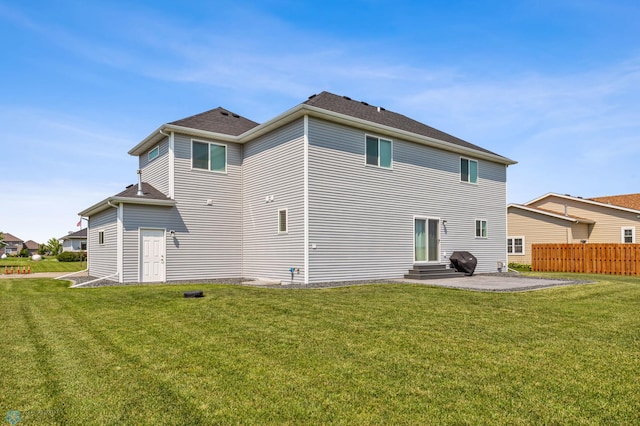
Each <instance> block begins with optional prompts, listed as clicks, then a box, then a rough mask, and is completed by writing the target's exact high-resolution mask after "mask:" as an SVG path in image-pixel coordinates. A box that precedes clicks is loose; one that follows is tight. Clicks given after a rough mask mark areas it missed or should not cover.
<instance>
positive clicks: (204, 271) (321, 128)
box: [80, 92, 515, 283]
mask: <svg viewBox="0 0 640 426" xmlns="http://www.w3.org/2000/svg"><path fill="white" fill-rule="evenodd" d="M129 154H131V155H134V156H137V157H139V168H140V172H139V184H138V185H132V186H130V187H127V188H126V189H125V190H124V191H122V192H121V193H119V194H116V195H114V196H112V197H109V198H107V199H105V200H102V201H100V202H98V203H96V204H94V205H93V206H91V207H89V208H87V209H85V210H84V211H82V212H81V213H80V215H81V216H83V217H86V218H87V219H88V224H89V225H88V238H87V239H88V253H89V265H88V267H89V274H90V275H91V276H95V277H109V278H110V279H113V280H116V281H121V282H162V281H176V280H191V279H193V280H196V279H213V278H239V277H243V278H271V279H276V280H286V281H288V280H290V279H291V274H290V271H291V270H293V272H294V278H293V279H294V281H295V282H298V283H314V282H323V281H334V280H339V281H344V280H353V279H384V278H398V277H402V276H403V275H404V274H405V273H407V272H408V270H409V269H411V268H412V267H413V265H414V264H422V263H424V264H448V263H449V260H448V256H449V255H450V254H451V252H453V251H455V250H466V251H469V252H471V253H473V254H474V255H475V256H476V257H477V258H478V267H477V269H476V271H477V272H494V271H496V270H497V267H498V266H497V265H498V264H497V262H504V261H506V257H507V255H506V245H505V241H506V237H507V233H506V208H505V207H506V181H507V167H508V166H509V165H511V164H515V162H514V161H512V160H510V159H508V158H505V157H503V156H500V155H498V154H495V153H493V152H491V151H489V150H486V149H484V148H481V147H479V146H476V145H473V144H471V143H468V142H466V141H463V140H461V139H459V138H456V137H454V136H451V135H449V134H447V133H444V132H441V131H439V130H436V129H434V128H432V127H429V126H427V125H425V124H422V123H419V122H417V121H415V120H412V119H410V118H408V117H405V116H403V115H400V114H397V113H394V112H391V111H387V110H385V109H384V108H381V107H376V106H371V105H368V104H366V103H364V102H359V101H355V100H352V99H350V98H347V97H342V96H338V95H334V94H331V93H328V92H323V93H321V94H318V95H314V96H311V97H310V98H309V99H308V100H307V101H305V102H303V103H302V104H299V105H297V106H296V107H294V108H292V109H290V110H288V111H286V112H284V113H282V114H280V115H278V116H277V117H275V118H273V119H271V120H269V121H267V122H265V123H262V124H258V123H256V122H253V121H251V120H248V119H246V118H243V117H240V116H239V115H237V114H234V113H232V112H230V111H228V110H226V109H223V108H216V109H213V110H210V111H207V112H204V113H201V114H198V115H194V116H191V117H188V118H185V119H182V120H178V121H174V122H171V123H168V124H164V125H162V126H160V127H159V128H158V129H157V130H155V131H154V132H152V133H151V134H150V135H149V136H147V137H146V138H145V139H144V140H142V141H141V142H140V143H139V144H137V145H136V146H135V147H133V148H132V149H131V150H130V151H129ZM140 182H141V183H140Z"/></svg>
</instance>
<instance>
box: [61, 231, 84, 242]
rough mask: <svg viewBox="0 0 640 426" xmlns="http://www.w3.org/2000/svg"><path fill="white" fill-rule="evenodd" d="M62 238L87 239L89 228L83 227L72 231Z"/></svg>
mask: <svg viewBox="0 0 640 426" xmlns="http://www.w3.org/2000/svg"><path fill="white" fill-rule="evenodd" d="M60 239H61V240H86V239H87V228H83V229H81V230H79V231H76V232H72V233H70V234H68V235H65V236H64V237H62V238H60Z"/></svg>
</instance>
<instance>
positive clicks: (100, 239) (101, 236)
mask: <svg viewBox="0 0 640 426" xmlns="http://www.w3.org/2000/svg"><path fill="white" fill-rule="evenodd" d="M98 244H104V231H99V232H98Z"/></svg>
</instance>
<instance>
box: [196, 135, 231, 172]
mask: <svg viewBox="0 0 640 426" xmlns="http://www.w3.org/2000/svg"><path fill="white" fill-rule="evenodd" d="M191 167H192V168H194V169H204V170H211V171H213V172H221V173H226V172H227V146H226V145H220V144H217V143H213V142H199V141H192V146H191Z"/></svg>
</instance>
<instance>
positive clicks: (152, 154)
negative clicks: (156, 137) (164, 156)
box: [147, 146, 160, 161]
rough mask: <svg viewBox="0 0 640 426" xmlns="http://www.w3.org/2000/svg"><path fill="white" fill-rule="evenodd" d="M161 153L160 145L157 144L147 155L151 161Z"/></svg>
mask: <svg viewBox="0 0 640 426" xmlns="http://www.w3.org/2000/svg"><path fill="white" fill-rule="evenodd" d="M159 155H160V146H156V147H155V148H153V149H152V150H151V151H149V154H148V155H147V158H148V160H149V161H152V160H155V159H156V158H157V157H158V156H159Z"/></svg>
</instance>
